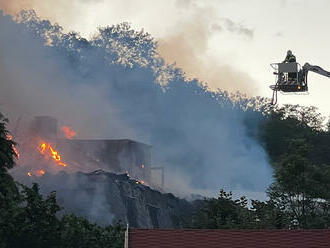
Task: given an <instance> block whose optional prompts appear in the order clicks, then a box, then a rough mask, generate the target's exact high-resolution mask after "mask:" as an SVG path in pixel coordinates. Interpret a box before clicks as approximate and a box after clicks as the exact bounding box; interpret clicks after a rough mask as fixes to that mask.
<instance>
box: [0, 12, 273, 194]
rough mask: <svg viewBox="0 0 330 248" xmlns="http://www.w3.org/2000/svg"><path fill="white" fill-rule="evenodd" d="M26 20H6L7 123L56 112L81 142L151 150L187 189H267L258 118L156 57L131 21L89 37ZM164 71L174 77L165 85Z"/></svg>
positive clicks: (0, 87)
mask: <svg viewBox="0 0 330 248" xmlns="http://www.w3.org/2000/svg"><path fill="white" fill-rule="evenodd" d="M25 17H26V18H25V19H24V18H23V19H22V20H23V22H22V23H20V24H17V23H15V22H14V21H13V20H12V19H11V18H10V17H8V16H3V15H0V23H1V27H2V32H1V33H0V81H1V84H0V103H1V106H0V107H1V111H2V112H5V114H7V115H9V117H10V119H11V120H16V119H17V118H18V117H19V116H21V117H23V118H32V117H33V116H35V115H51V116H54V117H56V118H58V119H59V120H62V121H63V122H64V123H65V124H67V125H69V126H72V127H73V128H74V129H75V130H76V131H77V137H78V138H129V139H135V140H138V141H140V142H145V143H147V144H151V145H152V146H153V165H155V166H165V167H166V177H167V178H171V175H173V178H177V177H178V176H177V175H180V174H182V175H184V178H185V182H186V184H187V185H188V186H189V188H190V189H193V188H196V189H212V190H214V189H218V188H220V187H227V188H230V189H237V190H251V191H264V190H265V189H266V187H267V185H268V184H269V183H270V180H271V171H270V167H269V165H268V161H267V155H266V153H265V152H264V150H263V148H262V147H261V146H260V144H258V142H257V140H256V139H255V138H254V137H252V136H251V135H250V133H253V132H255V130H256V128H257V126H258V122H259V120H260V118H262V116H261V114H260V113H258V112H256V111H253V110H244V109H242V108H240V107H238V106H236V105H234V104H233V103H232V102H231V101H230V99H229V97H228V96H227V95H226V94H225V93H224V92H221V91H219V92H210V91H208V90H207V89H206V88H205V87H203V86H202V85H201V83H200V82H199V81H198V80H190V81H188V80H187V79H186V78H184V77H183V75H182V71H181V70H179V69H178V68H175V67H171V66H168V65H166V64H164V63H163V61H162V59H161V58H160V57H158V56H157V53H156V49H157V47H156V44H155V43H154V41H153V39H152V37H150V36H149V35H147V34H145V33H143V32H135V31H134V30H131V29H130V27H129V26H128V25H127V24H122V25H118V26H112V27H108V28H105V29H100V30H99V31H98V33H97V35H95V37H94V38H93V39H91V40H86V39H84V38H81V37H79V36H77V35H76V34H74V33H71V34H67V33H62V31H61V28H60V27H58V26H54V25H51V24H50V23H49V22H47V21H40V20H38V18H36V17H35V16H34V15H33V13H31V12H28V13H25ZM201 43H203V42H201ZM45 44H49V45H45ZM200 49H201V51H202V49H204V48H203V46H202V45H201V48H200ZM224 70H225V69H224ZM229 71H230V70H229ZM160 74H166V75H167V76H168V77H167V78H168V83H167V84H166V85H165V86H162V85H160V84H159V83H158V81H157V79H158V78H159V76H160ZM219 76H220V75H219ZM230 80H231V81H232V83H233V84H235V82H236V81H237V79H236V73H235V72H232V78H231V79H230ZM247 120H249V121H250V124H251V125H250V126H249V127H248V126H247V125H245V124H246V122H247ZM12 123H13V124H15V122H12ZM178 180H179V179H178ZM178 180H176V181H178ZM166 181H167V182H171V185H168V186H169V187H172V188H175V187H176V186H177V185H179V184H175V182H174V181H173V180H166ZM180 183H182V182H180Z"/></svg>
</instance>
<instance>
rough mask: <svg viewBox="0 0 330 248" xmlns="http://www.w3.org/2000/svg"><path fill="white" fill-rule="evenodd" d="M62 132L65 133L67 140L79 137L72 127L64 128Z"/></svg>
mask: <svg viewBox="0 0 330 248" xmlns="http://www.w3.org/2000/svg"><path fill="white" fill-rule="evenodd" d="M61 130H62V132H63V133H64V135H65V138H67V139H72V138H73V137H74V136H76V135H77V133H76V132H75V131H74V130H72V128H71V127H68V126H62V128H61Z"/></svg>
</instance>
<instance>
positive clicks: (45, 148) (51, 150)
mask: <svg viewBox="0 0 330 248" xmlns="http://www.w3.org/2000/svg"><path fill="white" fill-rule="evenodd" d="M39 150H40V153H41V154H43V155H45V156H50V157H51V158H52V159H54V161H55V162H56V163H57V164H58V165H60V166H63V167H65V166H66V164H65V163H63V162H62V161H61V155H60V154H59V153H58V152H57V151H56V150H55V149H54V148H53V147H52V146H51V145H50V144H48V143H42V144H41V145H40V146H39ZM46 151H48V154H46Z"/></svg>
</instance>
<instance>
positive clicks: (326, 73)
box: [303, 63, 330, 78]
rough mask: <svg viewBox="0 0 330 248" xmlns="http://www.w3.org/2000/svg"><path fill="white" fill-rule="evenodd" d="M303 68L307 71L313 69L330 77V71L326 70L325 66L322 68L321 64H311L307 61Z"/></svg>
mask: <svg viewBox="0 0 330 248" xmlns="http://www.w3.org/2000/svg"><path fill="white" fill-rule="evenodd" d="M303 70H304V71H305V72H306V73H307V72H308V71H312V72H315V73H318V74H320V75H322V76H325V77H328V78H330V72H328V71H326V70H324V69H323V68H321V67H320V66H317V65H310V64H308V63H305V64H304V66H303Z"/></svg>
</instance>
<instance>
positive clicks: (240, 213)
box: [193, 190, 255, 229]
mask: <svg viewBox="0 0 330 248" xmlns="http://www.w3.org/2000/svg"><path fill="white" fill-rule="evenodd" d="M254 222H255V219H254V215H253V212H252V211H250V210H249V209H248V207H247V199H246V198H245V197H241V198H240V199H237V200H234V199H233V198H232V193H231V192H229V193H226V192H225V191H224V190H220V193H219V197H218V198H217V199H215V198H211V199H205V200H204V202H202V204H200V206H199V207H198V209H197V211H196V213H195V216H194V220H193V227H194V228H202V229H204V228H206V229H233V228H236V229H248V228H253V227H254V226H255V225H254Z"/></svg>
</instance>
